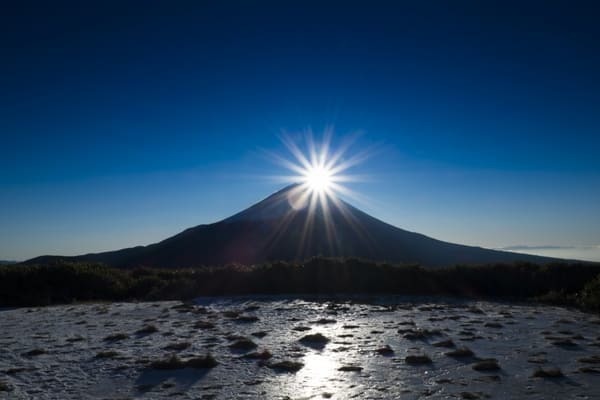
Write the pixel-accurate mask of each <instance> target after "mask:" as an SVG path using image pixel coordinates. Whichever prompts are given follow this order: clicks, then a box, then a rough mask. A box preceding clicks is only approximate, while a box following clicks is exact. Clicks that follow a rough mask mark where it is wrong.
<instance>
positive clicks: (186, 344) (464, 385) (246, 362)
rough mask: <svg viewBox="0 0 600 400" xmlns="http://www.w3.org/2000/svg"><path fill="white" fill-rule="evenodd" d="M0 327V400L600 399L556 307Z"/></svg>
mask: <svg viewBox="0 0 600 400" xmlns="http://www.w3.org/2000/svg"><path fill="white" fill-rule="evenodd" d="M0 326H1V327H2V335H1V336H0V398H1V399H30V398H31V399H87V398H93V399H128V398H148V399H150V398H181V399H237V398H239V399H245V398H248V399H263V398H266V399H287V398H291V399H320V398H332V399H348V398H360V399H417V398H458V399H461V398H463V399H485V398H494V399H515V398H522V399H565V398H577V399H595V398H600V336H599V335H600V318H599V317H597V316H594V315H590V314H584V313H581V312H578V311H573V310H567V309H563V308H554V307H538V306H528V305H510V304H498V303H490V302H453V301H451V302H435V303H430V302H424V301H423V299H419V302H418V303H412V302H410V301H406V299H401V298H393V297H380V298H371V299H368V301H366V299H363V301H357V300H356V301H352V302H348V301H339V302H336V301H330V300H329V301H325V300H318V299H317V300H315V299H313V300H310V299H302V300H299V299H286V298H272V297H271V298H253V299H239V298H237V299H232V298H229V299H223V298H221V299H218V300H211V299H201V300H199V301H198V302H197V303H195V304H194V305H190V304H182V303H179V302H156V303H113V304H84V305H76V306H56V307H46V308H21V309H13V310H3V311H0ZM207 354H210V355H211V356H209V357H206V355H207ZM174 355H176V356H175V357H174ZM212 357H214V360H213V358H212Z"/></svg>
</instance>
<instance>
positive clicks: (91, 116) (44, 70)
mask: <svg viewBox="0 0 600 400" xmlns="http://www.w3.org/2000/svg"><path fill="white" fill-rule="evenodd" d="M595 4H597V2H579V1H563V2H556V1H535V2H526V1H518V2H508V1H498V2H494V1H485V2H480V1H470V2H460V1H456V2H455V1H453V2H448V1H425V2H418V1H411V2H401V1H398V2H392V1H389V2H380V1H373V0H371V1H362V2H353V1H343V2H342V1H339V2H327V1H318V2H317V1H315V2H312V1H301V2H300V1H298V2H294V1H289V2H288V1H279V2H259V1H256V2H254V1H252V2H250V1H229V2H228V1H214V2H205V1H189V2H184V1H160V2H152V1H118V2H111V1H97V2H92V1H86V2H81V1H77V2H72V3H65V2H60V1H58V2H47V1H39V2H26V1H25V2H13V4H12V5H4V7H3V11H2V13H1V15H0V51H1V62H0V137H1V140H0V155H1V156H0V259H16V260H23V259H26V258H30V257H34V256H37V255H41V254H63V255H75V254H81V253H85V252H92V251H102V250H111V249H116V248H122V247H127V246H132V245H139V244H149V243H152V242H155V241H158V240H160V239H163V238H165V237H167V236H170V235H172V234H175V233H177V232H179V231H181V230H183V229H185V228H187V227H190V226H194V225H198V224H201V223H209V222H214V221H217V220H219V219H221V218H224V217H226V216H229V215H231V214H233V213H235V212H237V211H239V210H241V209H243V208H245V207H247V206H249V205H250V204H251V203H253V202H256V201H258V200H260V199H261V198H262V197H265V196H267V195H268V194H269V193H271V192H273V191H275V190H277V189H278V188H279V187H280V186H281V183H278V182H274V181H273V180H270V179H267V178H266V177H267V176H271V175H276V174H280V173H282V172H283V171H282V170H281V168H280V167H279V166H278V165H277V164H274V163H273V162H272V160H269V159H268V158H267V157H265V156H264V154H263V150H267V151H271V152H280V153H282V154H283V153H284V152H285V148H284V146H283V145H282V143H281V142H280V140H279V138H278V135H280V134H281V132H282V131H286V132H290V135H292V136H298V134H297V132H302V131H303V130H305V129H309V128H311V129H313V131H314V132H315V134H316V135H317V136H318V135H319V132H322V131H323V129H325V128H326V127H327V126H333V127H334V129H335V132H336V134H335V136H334V145H335V144H336V143H337V144H339V143H341V141H343V139H344V137H346V136H347V135H349V134H352V133H354V132H362V134H361V135H360V136H359V138H358V139H357V140H356V142H355V143H354V146H353V148H352V151H360V150H361V149H363V148H365V146H372V145H373V146H376V148H377V149H378V150H377V152H375V153H374V154H373V155H372V157H371V158H370V159H369V160H367V161H366V162H364V163H363V164H361V165H359V166H357V167H356V168H354V169H353V171H352V172H354V173H357V174H363V175H366V176H367V178H368V179H365V180H364V181H362V182H357V183H352V184H350V185H349V186H350V187H351V188H352V189H353V190H355V191H357V192H359V193H360V194H362V195H363V196H364V198H363V199H362V200H361V201H359V202H355V201H354V203H355V205H357V206H358V207H360V208H362V209H363V210H364V211H366V212H368V213H371V214H372V215H374V216H376V217H378V218H380V219H383V220H385V221H386V222H389V223H392V224H394V225H396V226H398V227H401V228H404V229H408V230H412V231H418V232H420V233H424V234H427V235H429V236H432V237H435V238H439V239H443V240H447V241H452V242H457V243H464V244H471V245H480V246H485V247H491V248H503V247H507V246H511V248H513V249H515V250H519V251H528V252H531V253H538V254H549V255H557V256H568V257H576V258H585V259H593V260H600V248H599V245H600V73H599V71H600V24H599V23H598V21H599V20H600V11H599V9H598V7H599V6H596V5H595ZM17 5H18V7H21V8H19V9H16V8H12V9H11V7H16V6H17Z"/></svg>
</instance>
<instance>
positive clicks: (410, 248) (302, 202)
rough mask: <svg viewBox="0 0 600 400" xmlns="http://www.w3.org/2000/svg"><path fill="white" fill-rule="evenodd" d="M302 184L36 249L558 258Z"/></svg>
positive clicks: (417, 259) (177, 259)
mask: <svg viewBox="0 0 600 400" xmlns="http://www.w3.org/2000/svg"><path fill="white" fill-rule="evenodd" d="M311 196H316V197H318V195H317V194H315V193H312V194H311V193H310V189H307V188H306V186H304V185H302V184H292V185H289V186H286V187H284V188H283V189H281V190H278V191H276V192H274V193H272V194H271V195H269V196H267V197H266V198H264V199H263V200H261V201H259V202H257V203H255V204H253V205H251V206H250V207H248V208H246V209H244V210H242V211H240V212H238V213H236V214H234V215H232V216H230V217H227V218H224V219H222V220H220V221H217V222H214V223H211V224H201V225H197V226H194V227H191V228H188V229H185V230H183V231H181V232H180V233H178V234H176V235H174V236H171V237H168V238H166V239H164V240H162V241H159V242H157V243H153V244H149V245H147V246H136V247H130V248H123V249H120V250H114V251H108V252H101V253H88V254H83V255H80V256H70V257H63V256H40V257H36V258H33V259H31V260H27V261H26V262H25V263H27V264H34V263H44V262H48V261H52V260H58V259H61V260H63V259H65V260H72V261H90V262H102V263H105V264H108V265H110V266H115V267H137V266H149V267H167V268H168V267H197V266H207V265H223V264H229V263H241V264H256V263H262V262H269V261H276V260H283V261H301V260H304V259H307V258H310V257H313V256H330V257H360V258H365V259H370V260H373V261H380V262H390V263H399V264H420V265H423V266H427V267H443V266H451V265H456V264H466V265H468V264H489V263H498V262H508V263H510V262H516V261H526V262H535V263H548V262H553V261H561V260H560V259H555V258H549V257H542V256H536V255H529V254H522V253H513V252H507V251H501V250H492V249H485V248H482V247H476V246H466V245H460V244H454V243H449V242H445V241H441V240H437V239H434V238H431V237H429V236H426V235H423V234H421V233H417V232H410V231H407V230H404V229H401V228H398V227H396V226H393V225H391V224H388V223H386V222H384V221H381V220H379V219H377V218H375V217H373V216H371V215H369V214H367V213H365V212H363V211H361V210H359V209H358V208H356V207H354V206H352V205H350V204H348V203H346V202H344V201H343V200H341V199H338V198H333V197H330V198H329V200H327V201H326V202H324V203H320V202H318V201H315V202H314V203H312V204H311Z"/></svg>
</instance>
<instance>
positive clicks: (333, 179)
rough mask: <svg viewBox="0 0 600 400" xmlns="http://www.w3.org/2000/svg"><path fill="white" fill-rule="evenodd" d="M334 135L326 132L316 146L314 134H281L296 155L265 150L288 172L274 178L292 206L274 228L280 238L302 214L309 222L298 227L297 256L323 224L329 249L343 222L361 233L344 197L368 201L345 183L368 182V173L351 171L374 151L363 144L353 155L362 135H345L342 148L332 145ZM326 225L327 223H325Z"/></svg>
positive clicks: (285, 143) (337, 239) (310, 132)
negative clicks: (282, 186) (280, 185)
mask: <svg viewBox="0 0 600 400" xmlns="http://www.w3.org/2000/svg"><path fill="white" fill-rule="evenodd" d="M332 135H333V131H332V130H331V129H327V130H326V131H325V132H324V134H323V140H322V141H320V142H316V141H315V140H314V139H313V135H312V131H310V130H309V131H307V132H305V134H304V135H303V137H304V140H302V136H300V135H295V139H292V137H291V136H288V135H282V136H280V139H281V141H282V142H283V144H284V145H285V147H286V148H287V150H288V151H289V153H290V154H291V156H292V157H289V155H288V156H287V157H286V156H285V155H282V154H278V153H272V152H268V151H266V153H267V155H268V156H269V158H271V159H272V160H273V161H274V162H275V163H277V164H279V165H280V166H282V167H284V168H285V169H286V170H288V173H287V174H286V175H275V176H271V178H274V179H275V180H276V181H278V182H282V183H286V184H288V186H287V187H286V188H285V190H282V191H281V192H282V193H284V195H285V196H286V197H287V204H288V205H289V208H288V207H285V206H284V207H282V208H281V209H280V211H281V210H283V213H284V214H283V215H284V218H282V219H281V222H280V224H279V226H278V227H277V228H276V230H277V234H276V235H275V236H274V238H273V240H276V238H277V237H278V235H279V234H280V233H281V232H282V231H284V230H286V229H288V228H289V227H290V226H291V225H290V224H292V222H293V221H294V219H295V218H297V217H298V216H299V217H301V218H305V219H304V222H303V224H302V226H301V227H300V231H299V232H298V234H299V240H298V243H297V245H298V255H299V256H300V255H301V254H302V253H303V249H304V248H305V246H308V243H309V241H310V239H311V237H312V234H313V230H314V229H316V227H317V226H324V227H325V233H326V239H327V243H324V245H326V246H329V248H330V249H335V247H336V246H339V245H340V241H339V238H338V237H337V235H338V231H337V229H336V225H337V223H338V222H339V221H341V220H342V219H343V220H345V221H346V222H347V223H349V224H350V226H352V228H353V229H356V230H357V231H358V232H359V233H360V232H363V229H362V228H361V227H360V226H359V225H360V224H359V222H358V221H356V219H355V218H354V216H353V213H352V212H351V211H350V209H349V205H348V204H347V203H346V202H345V201H344V200H342V197H343V198H346V199H351V200H356V201H359V202H364V201H365V198H364V197H363V196H362V195H360V194H358V193H356V192H355V191H354V190H351V189H350V188H349V187H348V186H347V185H348V184H349V183H352V182H364V181H365V180H368V177H367V176H366V175H355V174H351V173H349V172H350V170H351V169H353V168H354V167H356V166H357V165H358V164H361V163H362V162H363V161H365V160H366V159H367V158H369V157H370V156H371V155H372V154H373V151H374V150H375V149H374V148H373V146H364V145H363V146H362V148H361V150H360V151H359V152H354V151H352V148H353V144H354V142H355V141H356V139H357V137H358V134H354V135H352V136H347V137H346V138H344V139H343V140H342V141H341V143H340V144H339V145H338V146H335V147H334V146H332ZM321 224H323V225H321Z"/></svg>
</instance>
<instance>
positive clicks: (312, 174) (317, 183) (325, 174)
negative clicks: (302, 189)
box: [304, 165, 333, 193]
mask: <svg viewBox="0 0 600 400" xmlns="http://www.w3.org/2000/svg"><path fill="white" fill-rule="evenodd" d="M332 182H333V181H332V173H331V170H330V169H328V168H325V167H324V166H322V165H317V166H314V167H313V166H311V167H310V168H309V169H307V170H306V173H305V175H304V183H305V184H306V185H307V186H308V189H309V190H311V191H313V192H316V193H324V192H328V191H329V190H331V189H330V188H331V183H332Z"/></svg>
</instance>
